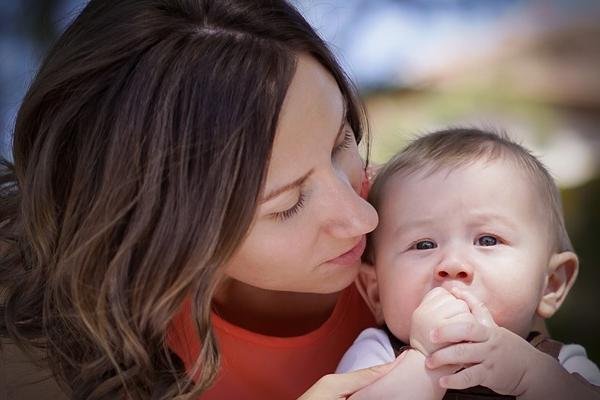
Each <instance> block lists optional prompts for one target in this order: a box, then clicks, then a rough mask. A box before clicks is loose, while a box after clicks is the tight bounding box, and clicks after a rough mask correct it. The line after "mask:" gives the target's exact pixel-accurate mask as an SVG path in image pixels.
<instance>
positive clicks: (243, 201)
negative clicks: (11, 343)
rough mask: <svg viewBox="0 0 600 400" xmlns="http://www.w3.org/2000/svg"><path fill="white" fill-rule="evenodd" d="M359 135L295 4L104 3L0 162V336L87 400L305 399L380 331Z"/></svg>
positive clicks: (39, 80)
mask: <svg viewBox="0 0 600 400" xmlns="http://www.w3.org/2000/svg"><path fill="white" fill-rule="evenodd" d="M361 122H362V110H361V108H360V107H359V105H358V103H357V100H356V98H355V96H354V93H353V91H352V89H351V86H350V84H349V82H348V80H347V79H346V77H345V76H344V74H343V72H342V71H341V69H340V68H339V66H338V64H337V63H336V61H335V60H334V58H333V57H332V55H331V53H330V52H329V50H328V49H327V48H326V46H325V45H324V43H323V42H322V41H321V40H320V39H319V37H318V36H317V35H316V34H315V32H314V31H313V30H312V28H311V27H310V26H309V25H308V24H307V23H306V22H305V21H304V19H303V18H302V17H301V16H300V14H299V13H298V12H297V11H296V10H295V9H294V8H293V7H291V6H290V5H288V4H287V3H286V2H284V1H267V0H265V1H256V0H252V1H250V0H246V1H243V0H235V1H233V0H231V1H218V2H217V1H200V0H185V1H184V0H179V1H176V0H145V1H142V0H139V1H133V0H130V1H107V0H92V1H91V2H90V3H89V4H88V5H87V6H86V8H85V9H84V10H83V12H82V13H81V15H79V16H78V17H77V18H76V19H75V21H74V22H73V23H72V24H71V26H70V27H69V28H68V29H67V30H66V32H65V33H64V34H63V35H62V37H61V38H60V39H59V40H58V42H57V43H56V45H55V46H54V48H53V49H52V50H51V51H50V53H49V54H48V56H47V58H46V59H45V61H44V62H43V64H42V66H41V68H40V70H39V72H38V75H37V76H36V78H35V80H34V82H33V83H32V85H31V87H30V89H29V91H28V93H27V95H26V97H25V99H24V101H23V104H22V106H21V109H20V110H19V114H18V117H17V121H16V127H15V132H14V143H13V158H14V166H13V165H12V164H10V163H7V162H5V163H4V168H3V174H2V181H1V182H2V184H1V185H0V188H1V199H2V202H1V204H0V209H1V211H0V218H1V219H0V225H1V226H2V234H1V235H2V247H1V250H2V262H1V270H0V276H1V281H0V284H1V285H2V287H4V288H5V293H6V296H5V298H4V299H3V301H4V304H3V308H2V311H1V313H2V316H1V317H2V318H1V320H2V327H1V331H2V333H3V335H5V336H8V337H10V338H12V339H13V340H15V341H16V342H17V343H20V344H22V345H36V346H41V347H42V348H43V349H45V351H46V352H47V355H48V360H49V363H50V366H51V368H52V370H53V372H54V373H55V375H56V377H57V378H58V380H59V381H60V382H61V383H62V384H63V386H64V388H65V390H66V391H67V392H68V393H69V395H70V396H71V397H73V398H76V399H88V398H91V399H114V398H118V397H123V396H124V395H126V396H127V398H132V399H145V398H153V399H170V398H195V397H197V396H198V395H200V394H203V393H204V395H203V397H202V398H203V399H204V398H207V399H210V398H240V397H244V398H294V397H297V396H299V395H300V394H302V393H303V392H304V391H306V390H307V389H308V388H309V387H310V386H311V385H312V384H313V383H314V382H315V381H317V380H318V378H319V377H321V376H323V375H325V374H327V373H330V372H332V371H333V370H334V368H335V364H336V363H337V361H338V360H339V358H340V357H341V354H342V353H343V351H344V350H345V348H346V347H347V346H348V345H349V344H350V343H351V341H352V340H353V338H354V337H355V335H356V334H357V333H358V332H359V331H361V330H362V329H363V328H365V327H366V326H369V325H370V324H372V323H373V321H372V317H371V316H370V314H369V312H368V310H367V308H366V307H365V305H364V304H363V303H362V300H361V299H360V297H359V296H358V295H357V293H356V291H355V290H354V287H353V286H352V282H353V280H354V278H355V276H356V274H357V272H358V266H359V258H360V254H361V253H362V250H363V249H364V235H365V234H366V233H367V232H369V231H371V230H373V229H374V228H375V226H376V224H377V215H376V213H375V211H374V209H373V208H372V207H371V206H370V205H368V204H367V203H366V202H365V201H364V200H363V199H362V198H361V197H360V196H359V193H360V191H361V189H362V187H363V184H364V182H363V177H364V166H363V161H362V160H361V159H360V157H359V155H358V151H357V143H358V142H359V141H360V140H361V138H362V135H363V127H362V123H361ZM388 369H389V366H387V367H382V368H379V369H374V370H366V371H360V372H358V373H355V375H329V376H326V377H325V378H323V379H320V380H319V382H318V383H317V384H316V385H315V386H314V387H312V388H311V389H310V390H309V391H308V392H307V393H306V394H305V397H304V398H336V397H346V396H347V395H350V394H351V393H353V392H354V391H356V390H358V389H359V388H360V387H362V386H365V385H367V384H369V383H370V382H372V381H374V380H375V379H377V377H379V376H380V375H381V374H382V373H385V372H386V371H387V370H388ZM184 394H187V396H186V395H184ZM180 395H181V396H180Z"/></svg>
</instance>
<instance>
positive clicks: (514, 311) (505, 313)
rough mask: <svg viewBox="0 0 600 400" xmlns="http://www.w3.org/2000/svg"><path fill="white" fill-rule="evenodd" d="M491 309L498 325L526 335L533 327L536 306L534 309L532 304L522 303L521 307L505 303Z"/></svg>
mask: <svg viewBox="0 0 600 400" xmlns="http://www.w3.org/2000/svg"><path fill="white" fill-rule="evenodd" d="M490 311H491V314H492V316H493V317H494V321H495V322H496V324H497V325H498V326H501V327H503V328H506V329H508V330H510V331H512V332H514V333H516V334H518V335H519V336H522V337H526V336H527V335H528V334H529V332H530V331H531V329H532V326H533V317H534V315H535V308H533V309H532V306H531V305H530V304H521V305H520V307H519V306H513V305H504V306H503V307H498V308H496V309H491V310H490Z"/></svg>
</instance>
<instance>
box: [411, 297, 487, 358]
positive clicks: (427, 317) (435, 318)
mask: <svg viewBox="0 0 600 400" xmlns="http://www.w3.org/2000/svg"><path fill="white" fill-rule="evenodd" d="M458 323H476V320H475V317H474V316H473V315H472V314H471V311H470V309H469V306H468V305H467V303H466V302H465V301H464V300H461V299H459V298H456V297H455V296H453V295H452V294H451V293H450V292H448V291H447V290H446V289H444V288H442V287H436V288H434V289H432V290H430V291H429V292H428V293H427V294H426V295H425V297H423V300H422V301H421V304H420V305H419V307H417V309H416V310H415V311H414V312H413V315H412V319H411V326H410V345H411V346H412V347H413V348H415V349H417V350H419V351H420V352H421V353H423V354H424V355H426V356H427V355H429V354H431V353H433V352H434V351H436V350H438V349H441V348H443V347H445V346H448V345H449V344H451V342H450V341H448V342H446V343H444V342H440V341H436V342H433V341H432V333H433V332H434V331H435V328H441V327H444V326H447V325H448V324H458Z"/></svg>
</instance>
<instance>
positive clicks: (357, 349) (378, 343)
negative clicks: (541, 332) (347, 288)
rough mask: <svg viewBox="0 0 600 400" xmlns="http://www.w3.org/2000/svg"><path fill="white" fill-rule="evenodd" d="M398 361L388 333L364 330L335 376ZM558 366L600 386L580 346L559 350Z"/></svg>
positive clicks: (598, 373) (598, 372)
mask: <svg viewBox="0 0 600 400" xmlns="http://www.w3.org/2000/svg"><path fill="white" fill-rule="evenodd" d="M395 358H396V356H395V355H394V349H393V348H392V344H391V343H390V339H389V338H388V335H387V334H386V333H385V331H383V330H381V329H376V328H368V329H365V330H364V331H362V332H361V333H360V335H358V337H357V338H356V340H355V341H354V343H353V344H352V346H350V348H349V349H348V351H346V353H345V354H344V357H342V360H341V361H340V363H339V365H338V367H337V370H336V372H338V373H339V372H350V371H356V370H357V369H362V368H368V367H372V366H374V365H379V364H385V363H388V362H390V361H393V360H394V359H395ZM558 362H559V363H560V365H562V366H563V368H564V369H566V370H567V371H568V372H569V373H574V372H577V373H578V374H580V375H581V376H582V377H583V378H585V379H586V380H587V381H588V382H589V383H591V384H592V385H596V386H600V370H599V369H598V367H597V366H596V364H594V363H593V362H592V361H591V360H590V359H589V358H588V357H587V354H586V352H585V349H584V348H583V347H582V346H580V345H578V344H566V345H563V347H562V348H561V349H560V353H559V354H558Z"/></svg>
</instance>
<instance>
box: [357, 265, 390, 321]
mask: <svg viewBox="0 0 600 400" xmlns="http://www.w3.org/2000/svg"><path fill="white" fill-rule="evenodd" d="M356 287H357V288H358V291H359V292H360V294H361V296H362V297H363V299H365V302H366V303H367V305H368V306H369V308H370V309H371V312H372V313H373V316H374V317H375V321H376V322H377V324H383V322H384V321H383V311H382V309H381V301H380V300H379V285H378V284H377V274H376V273H375V266H374V265H370V264H365V263H363V264H362V265H361V267H360V272H359V273H358V277H357V278H356Z"/></svg>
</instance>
